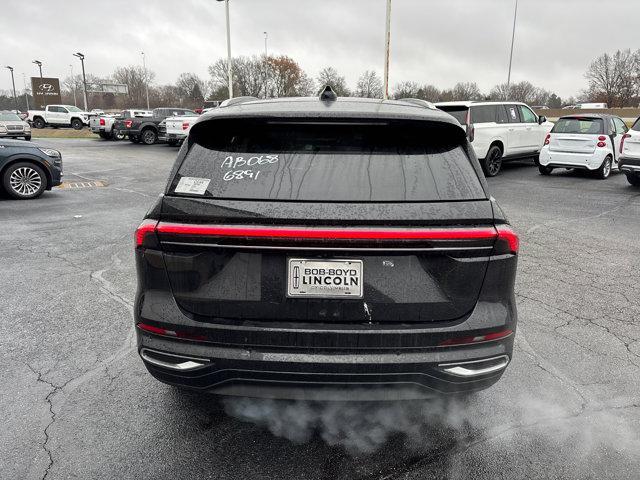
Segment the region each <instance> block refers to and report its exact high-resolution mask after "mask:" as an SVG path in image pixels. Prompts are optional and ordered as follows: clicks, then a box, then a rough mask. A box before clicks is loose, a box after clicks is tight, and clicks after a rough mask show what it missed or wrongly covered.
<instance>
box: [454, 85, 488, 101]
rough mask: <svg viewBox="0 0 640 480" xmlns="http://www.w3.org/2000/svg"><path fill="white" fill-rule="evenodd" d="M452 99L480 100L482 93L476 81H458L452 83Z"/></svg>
mask: <svg viewBox="0 0 640 480" xmlns="http://www.w3.org/2000/svg"><path fill="white" fill-rule="evenodd" d="M452 96H453V99H454V100H482V98H483V97H482V93H481V92H480V88H478V84H477V83H476V82H458V83H456V84H455V85H454V87H453V91H452Z"/></svg>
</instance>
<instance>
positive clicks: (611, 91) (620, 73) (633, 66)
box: [585, 49, 640, 107]
mask: <svg viewBox="0 0 640 480" xmlns="http://www.w3.org/2000/svg"><path fill="white" fill-rule="evenodd" d="M639 68H640V53H639V52H631V50H629V49H626V50H618V51H617V52H616V53H614V54H613V55H610V54H608V53H605V54H603V55H600V56H599V57H598V58H596V59H595V60H594V61H593V62H591V64H590V65H589V68H588V69H587V72H586V73H585V78H586V79H587V80H588V81H589V88H588V90H587V95H588V97H589V99H590V100H594V101H603V102H606V103H607V104H608V105H609V106H610V107H613V106H619V107H624V106H627V105H628V104H629V103H630V100H631V99H632V98H634V97H636V96H637V94H638V70H639Z"/></svg>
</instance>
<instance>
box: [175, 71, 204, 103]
mask: <svg viewBox="0 0 640 480" xmlns="http://www.w3.org/2000/svg"><path fill="white" fill-rule="evenodd" d="M176 87H177V89H178V92H179V96H180V100H181V104H182V105H187V106H189V107H199V106H202V103H203V102H204V98H205V95H206V93H207V92H206V90H207V87H206V82H205V81H204V80H202V79H201V78H200V77H198V76H197V75H196V74H195V73H181V74H180V76H179V77H178V80H177V82H176Z"/></svg>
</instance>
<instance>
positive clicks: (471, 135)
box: [467, 124, 476, 142]
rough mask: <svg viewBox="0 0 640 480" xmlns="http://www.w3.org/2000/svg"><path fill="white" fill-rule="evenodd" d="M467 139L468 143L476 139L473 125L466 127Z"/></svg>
mask: <svg viewBox="0 0 640 480" xmlns="http://www.w3.org/2000/svg"><path fill="white" fill-rule="evenodd" d="M467 138H469V142H473V139H474V138H476V127H475V126H473V124H471V125H468V126H467Z"/></svg>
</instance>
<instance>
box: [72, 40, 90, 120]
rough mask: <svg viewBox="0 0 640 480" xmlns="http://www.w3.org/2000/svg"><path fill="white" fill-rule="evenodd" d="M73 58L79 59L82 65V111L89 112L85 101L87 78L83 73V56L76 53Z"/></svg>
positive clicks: (87, 103)
mask: <svg viewBox="0 0 640 480" xmlns="http://www.w3.org/2000/svg"><path fill="white" fill-rule="evenodd" d="M73 56H74V57H78V58H79V59H80V63H81V64H82V87H83V90H84V111H85V112H87V111H88V110H89V102H88V101H87V76H86V75H85V73H84V54H82V53H80V52H76V53H74V54H73Z"/></svg>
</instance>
